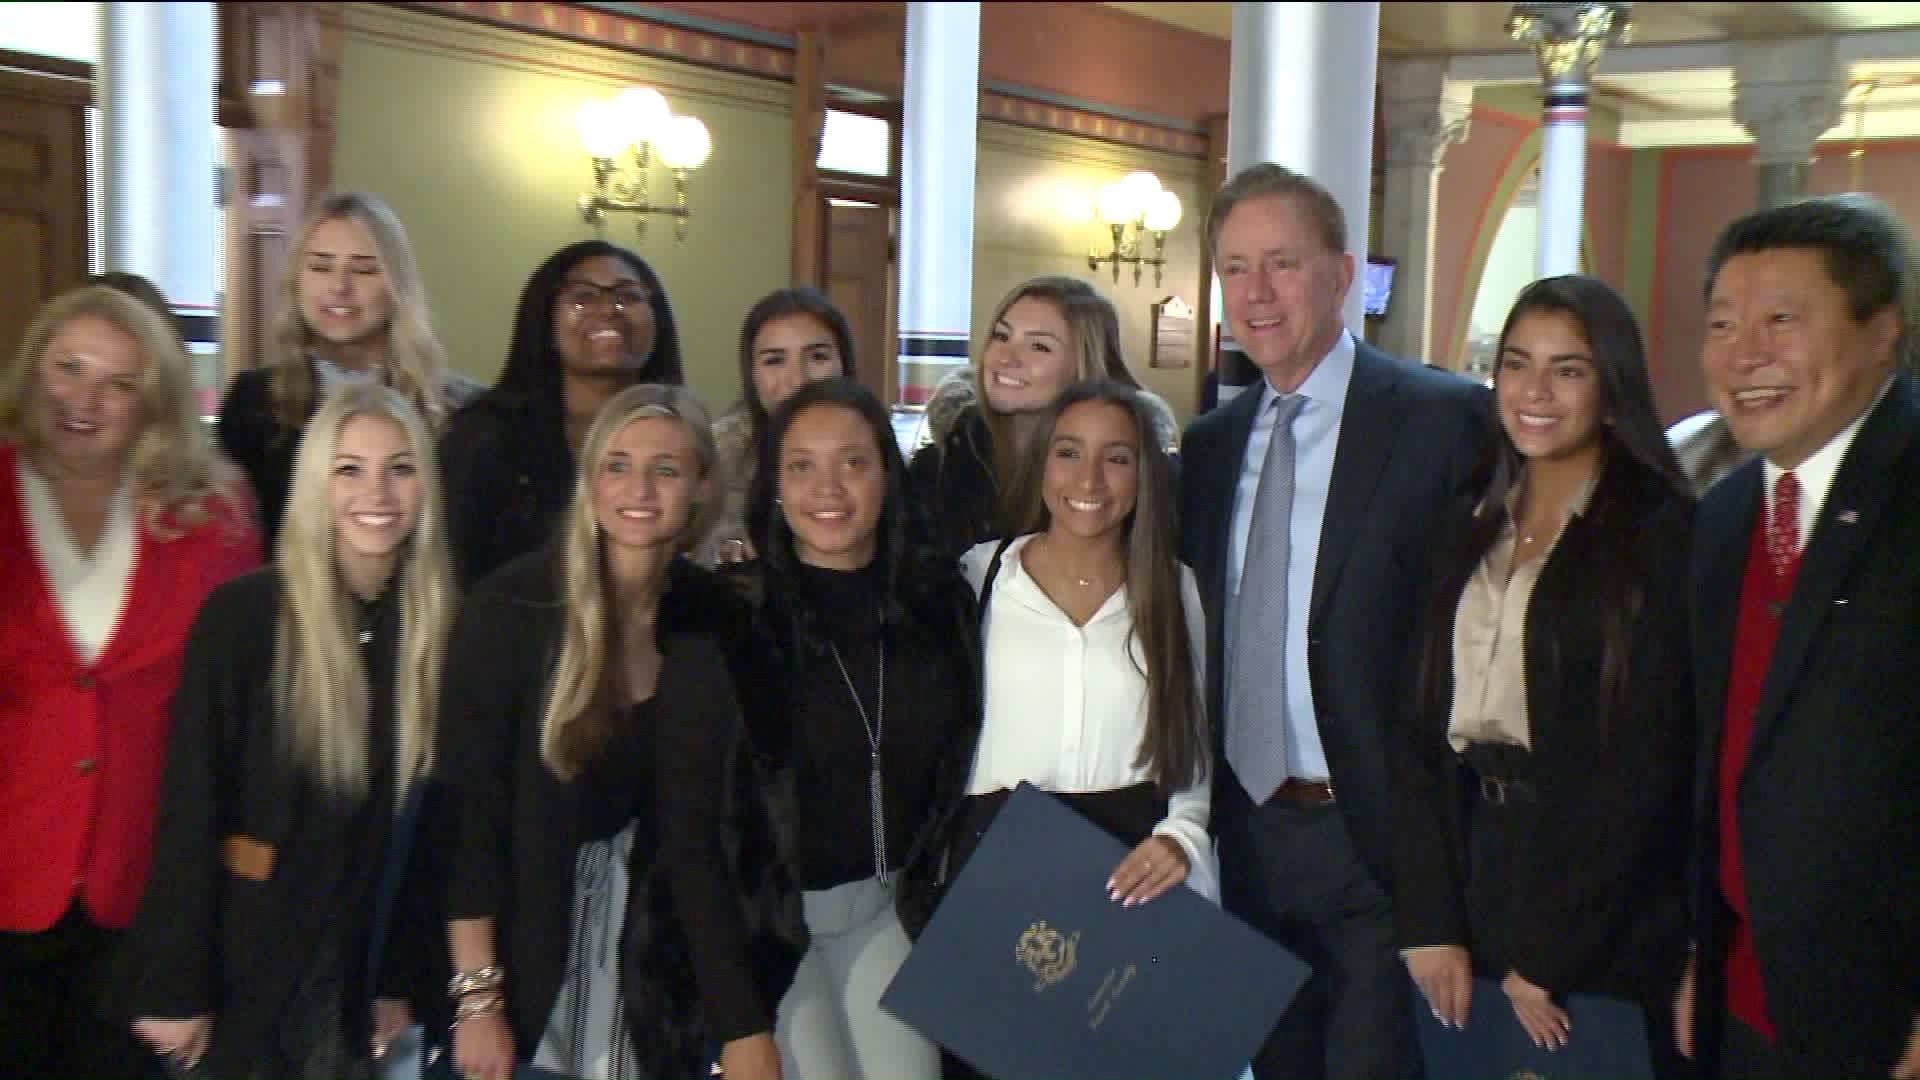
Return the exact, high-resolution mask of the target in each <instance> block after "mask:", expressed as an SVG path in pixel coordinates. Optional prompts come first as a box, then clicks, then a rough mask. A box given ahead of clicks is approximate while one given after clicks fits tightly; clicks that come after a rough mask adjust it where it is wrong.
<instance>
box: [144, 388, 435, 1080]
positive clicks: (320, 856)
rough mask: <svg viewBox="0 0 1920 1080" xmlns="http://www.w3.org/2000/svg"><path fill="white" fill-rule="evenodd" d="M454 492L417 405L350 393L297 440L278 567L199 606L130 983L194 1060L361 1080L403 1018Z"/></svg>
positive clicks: (167, 1043)
mask: <svg viewBox="0 0 1920 1080" xmlns="http://www.w3.org/2000/svg"><path fill="white" fill-rule="evenodd" d="M439 507H440V492H439V479H438V476H437V473H436V470H435V466H434V458H433V442H432V440H431V438H430V437H429V435H428V434H427V430H426V426H425V424H423V423H422V422H421V420H420V418H419V416H418V415H417V414H416V413H415V412H414V410H413V407H412V406H411V405H409V404H408V403H407V402H406V401H405V400H404V399H402V398H401V396H400V395H399V394H398V393H396V392H394V391H392V390H390V389H387V388H385V387H381V386H376V385H373V384H357V385H352V386H348V387H344V388H342V389H341V390H339V391H337V392H336V393H335V394H334V395H333V396H332V397H330V398H329V399H328V401H327V402H326V404H325V405H323V406H322V407H321V409H320V411H319V412H318V413H317V414H315V416H314V419H313V423H312V424H311V425H309V427H308V431H307V435H306V437H305V438H303V439H302V440H301V443H300V451H299V454H298V455H297V456H296V458H295V461H294V471H293V484H292V492H291V495H290V498H289V500H288V506H287V522H286V531H285V535H284V537H283V543H282V544H281V547H280V553H279V556H278V561H277V562H276V563H275V565H273V566H271V567H268V568H264V569H262V570H260V571H258V572H255V573H252V574H248V575H245V576H243V577H240V578H237V579H235V580H233V581H232V582H229V583H228V584H226V585H224V586H222V587H221V588H219V589H217V590H215V592H214V593H213V595H212V596H210V597H209V598H208V599H207V603H206V606H205V607H204V608H203V609H202V610H201V613H200V617H199V619H198V620H197V621H196V622H195V624H194V631H193V637H192V639H191V640H190V642H189V643H188V646H187V659H186V667H185V672H184V674H183V676H182V678H181V683H180V690H179V693H178V694H177V695H176V696H175V699H174V706H173V711H174V730H173V738H172V742H171V744H170V746H169V748H168V753H167V770H166V778H165V783H164V786H163V788H162V792H161V802H160V811H159V820H158V825H157V827H156V829H155V835H154V848H155V859H156V863H157V864H158V865H164V866H165V867H166V873H165V874H164V875H156V876H155V877H154V879H153V881H152V882H151V884H150V885H149V887H148V889H147V892H146V895H145V896H144V897H143V898H142V899H141V903H140V909H139V912H138V914H137V915H136V916H135V919H134V924H133V929H132V931H131V934H130V942H129V944H130V957H129V960H130V962H131V963H130V975H129V977H130V979H131V984H130V986H129V988H128V991H127V992H128V993H129V995H130V1004H131V1008H132V1012H133V1015H135V1016H136V1017H139V1018H140V1019H138V1020H137V1021H136V1022H135V1024H134V1030H135V1031H136V1032H137V1033H138V1034H139V1035H140V1037H141V1038H143V1039H144V1040H146V1041H147V1043H148V1044H149V1045H151V1046H152V1047H153V1048H154V1049H156V1050H158V1051H159V1052H161V1053H164V1054H168V1055H170V1056H171V1057H172V1058H173V1059H174V1060H175V1061H176V1063H178V1064H180V1065H183V1066H186V1067H188V1068H192V1067H194V1066H196V1065H197V1064H198V1063H200V1062H201V1060H202V1059H203V1058H204V1059H205V1061H206V1067H207V1071H208V1072H209V1073H211V1074H213V1075H217V1076H223V1077H235V1076H245V1077H295V1076H298V1077H326V1078H338V1077H357V1076H361V1075H364V1073H365V1072H366V1070H367V1069H368V1068H369V1065H370V1061H371V1059H372V1058H373V1057H376V1056H378V1055H379V1053H380V1052H381V1051H382V1049H383V1048H384V1045H385V1041H386V1040H387V1039H388V1038H390V1037H391V1036H392V1035H393V1034H394V1033H395V1032H396V1031H397V1030H398V1029H399V1028H400V1027H401V1026H402V1025H403V1024H404V1023H405V1022H406V1017H407V1010H406V1008H405V1006H403V1005H401V1004H400V1003H399V1001H398V1000H387V999H390V998H392V999H397V998H398V997H399V996H400V991H399V990H398V987H400V986H401V984H402V983H405V982H409V981H410V979H411V977H412V976H413V974H414V972H416V971H418V970H420V969H421V968H422V967H423V965H424V963H425V960H424V957H425V956H428V955H430V954H431V952H430V951H431V950H432V949H433V948H434V942H433V941H432V940H431V938H430V937H427V936H426V935H421V936H420V938H419V939H408V938H407V936H406V935H399V934H395V933H391V932H389V931H388V930H386V929H385V928H386V927H388V926H389V925H392V924H396V923H401V922H407V921H408V920H404V919H401V918H399V917H397V915H396V913H395V903H396V899H397V896H396V894H398V893H399V892H400V891H401V890H400V888H399V879H398V876H397V875H396V873H395V872H394V870H393V869H392V868H393V867H397V866H401V865H404V863H405V861H406V851H405V845H406V844H407V841H408V838H409V835H410V833H409V829H408V826H407V821H408V817H407V816H406V815H404V814H403V813H402V811H403V809H410V808H411V806H412V796H413V794H414V792H415V790H416V788H417V787H418V786H419V785H420V783H421V782H422V777H423V775H424V773H425V771H426V768H427V766H428V763H429V759H430V757H431V753H432V748H433V741H434V739H433V736H434V728H435V719H436V717H437V716H438V714H439V711H440V710H439V702H438V700H437V699H438V689H439V686H440V668H441V663H442V657H443V655H444V652H445V646H446V633H447V627H448V624H449V622H450V620H451V615H452V610H453V604H454V589H453V584H452V580H453V578H452V571H451V570H450V569H449V567H448V562H447V554H446V539H445V531H444V524H443V522H442V519H441V513H440V509H439ZM416 895H417V893H416ZM414 922H415V923H416V924H417V920H414ZM376 999H382V1000H379V1001H378V1003H376Z"/></svg>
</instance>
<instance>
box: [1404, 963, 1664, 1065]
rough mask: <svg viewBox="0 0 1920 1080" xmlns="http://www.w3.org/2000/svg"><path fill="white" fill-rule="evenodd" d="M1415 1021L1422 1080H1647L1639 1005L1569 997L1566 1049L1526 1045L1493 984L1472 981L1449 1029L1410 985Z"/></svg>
mask: <svg viewBox="0 0 1920 1080" xmlns="http://www.w3.org/2000/svg"><path fill="white" fill-rule="evenodd" d="M1412 992H1413V995H1414V1004H1415V1007H1416V1010H1417V1012H1418V1013H1419V1017H1420V1051H1421V1053H1423V1054H1425V1055H1426V1059H1427V1080H1506V1078H1508V1077H1512V1076H1528V1077H1539V1078H1540V1080H1653V1060H1652V1058H1651V1057H1650V1056H1649V1055H1648V1052H1647V1025H1646V1018H1645V1014H1644V1013H1643V1012H1641V1009H1640V1006H1639V1005H1637V1004H1634V1003H1633V1002H1630V1001H1621V1000H1620V999H1618V998H1608V997H1596V996H1590V995H1582V994H1574V995H1571V996H1569V997H1568V998H1567V999H1566V1000H1565V1001H1564V1002H1563V1003H1562V1004H1561V1008H1564V1009H1566V1010H1567V1016H1568V1021H1569V1022H1568V1025H1567V1045H1565V1046H1563V1047H1561V1048H1560V1049H1558V1050H1542V1049H1540V1048H1539V1047H1537V1046H1535V1045H1533V1039H1532V1038H1531V1037H1530V1036H1528V1034H1527V1029H1526V1028H1523V1027H1521V1026H1520V1018H1519V1017H1517V1016H1515V1015H1514V1014H1513V1003H1512V1002H1510V1001H1508V1000H1507V995H1506V993H1505V992H1504V991H1502V990H1501V989H1500V984H1499V983H1498V982H1497V981H1495V980H1493V979H1475V980H1473V998H1472V1001H1471V1003H1470V1004H1469V1006H1468V1009H1467V1026H1466V1027H1465V1028H1462V1029H1460V1030H1455V1029H1453V1028H1450V1027H1446V1026H1445V1025H1443V1024H1441V1023H1440V1021H1438V1020H1436V1019H1434V1018H1433V1010H1431V1009H1429V1008H1427V1007H1426V999H1425V998H1423V997H1421V996H1420V990H1419V988H1418V987H1416V988H1414V990H1413V991H1412Z"/></svg>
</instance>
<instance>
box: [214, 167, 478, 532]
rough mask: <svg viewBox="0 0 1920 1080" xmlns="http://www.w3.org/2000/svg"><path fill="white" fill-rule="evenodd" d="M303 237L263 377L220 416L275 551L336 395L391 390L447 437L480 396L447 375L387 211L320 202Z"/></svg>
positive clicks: (372, 199)
mask: <svg viewBox="0 0 1920 1080" xmlns="http://www.w3.org/2000/svg"><path fill="white" fill-rule="evenodd" d="M297 238H298V242H297V243H296V244H295V245H294V248H293V252H292V256H291V257H290V258H289V259H288V260H287V268H286V273H285V275H284V276H283V277H282V279H281V281H280V285H279V296H278V300H279V310H278V312H277V313H276V314H275V315H274V318H273V323H272V325H271V326H270V327H269V329H268V332H267V340H266V342H265V343H264V346H263V349H262V352H261V355H260V356H259V358H258V366H257V367H254V368H252V369H250V370H247V371H243V372H241V373H240V374H239V375H237V376H235V377H234V380H233V385H232V386H230V387H229V388H228V390H227V397H226V401H225V402H224V403H222V405H221V406H220V426H219V433H220V445H221V447H222V448H223V449H224V450H226V452H227V454H228V455H229V456H230V457H232V458H233V460H234V461H235V462H237V463H238V464H239V465H240V467H241V468H243V469H245V470H246V473H247V479H248V480H250V481H252V483H253V491H254V496H255V497H256V498H257V499H258V500H259V504H260V512H261V520H262V523H263V525H264V527H265V531H266V535H267V546H268V549H269V551H271V550H272V549H273V548H274V547H275V546H276V545H277V544H278V543H279V536H280V522H281V518H282V516H283V515H284V514H285V512H286V505H287V491H288V486H289V480H290V477H291V476H292V473H293V457H294V450H295V448H296V446H297V445H298V443H299V441H300V433H301V431H302V430H303V429H305V427H306V425H307V422H308V420H309V419H310V418H311V417H312V416H313V414H314V411H315V410H316V409H318V408H319V407H320V402H321V399H323V398H325V397H326V396H327V394H328V393H330V392H331V391H332V390H334V389H335V388H336V387H339V386H341V385H343V384H346V383H350V382H357V381H361V380H371V381H374V382H379V383H384V384H385V385H387V386H391V387H393V388H394V389H395V390H397V391H399V392H400V395H401V397H403V398H405V399H406V400H407V402H408V403H409V404H410V405H412V406H413V407H414V409H415V411H417V412H418V413H419V414H420V416H421V419H423V420H424V421H425V422H426V424H427V427H428V428H429V430H431V431H433V432H435V433H436V434H437V433H438V432H439V431H440V430H441V429H442V428H443V427H444V426H445V421H446V418H447V414H448V413H450V412H452V411H453V409H454V408H455V407H456V406H458V405H460V404H461V403H463V402H465V401H466V400H467V399H469V398H471V397H473V396H474V395H476V394H478V393H479V391H480V386H479V385H478V384H477V383H474V382H472V381H471V380H468V379H465V378H462V377H461V376H458V375H454V374H452V373H450V372H449V371H448V370H447V355H446V350H445V349H443V348H441V345H440V339H439V338H437V337H435V336H434V333H433V327H432V325H431V323H430V319H429V315H428V311H427V294H426V287H425V284H424V283H423V282H422V281H421V279H420V270H419V268H418V267H417V266H416V265H415V264H414V259H413V247H412V245H411V244H409V243H408V241H407V233H406V230H405V229H404V228H402V227H401V225H400V219H399V217H397V216H396V215H395V214H394V212H393V208H392V207H390V206H388V205H387V204H386V202H385V201H383V200H382V199H381V198H380V197H379V196H377V195H371V194H368V193H366V192H358V191H354V192H346V193H343V194H338V195H330V196H327V197H325V198H322V199H321V200H320V201H319V202H318V203H317V204H315V206H314V208H313V212H312V213H311V214H309V215H308V216H307V220H306V222H305V223H304V224H303V225H302V226H301V227H300V231H299V233H298V234H297Z"/></svg>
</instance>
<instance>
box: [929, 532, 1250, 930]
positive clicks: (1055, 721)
mask: <svg viewBox="0 0 1920 1080" xmlns="http://www.w3.org/2000/svg"><path fill="white" fill-rule="evenodd" d="M1030 539H1032V537H1031V536H1023V537H1020V538H1019V539H1017V540H1015V541H1014V542H1013V543H1012V544H1011V545H1010V546H1009V547H1008V548H1007V553H1006V555H1005V556H1004V557H1003V558H1002V560H1001V563H1000V573H999V575H998V576H997V577H996V578H994V584H993V602H992V605H991V606H990V607H989V609H988V613H987V625H986V627H985V629H984V636H985V639H986V663H985V668H986V671H985V679H986V716H985V719H984V721H983V723H982V725H981V729H980V747H979V750H978V751H977V752H976V754H975V756H974V762H973V774H972V776H971V777H970V778H969V779H968V781H967V793H968V794H970V795H983V794H986V793H988V792H991V791H997V790H999V789H1001V788H1008V789H1011V788H1012V787H1014V786H1015V785H1017V784H1019V783H1020V782H1021V781H1023V780H1024V781H1027V782H1029V783H1031V784H1033V785H1034V786H1035V787H1038V788H1040V789H1042V790H1044V791H1056V792H1063V793H1078V792H1089V791H1112V790H1115V789H1118V788H1124V787H1130V786H1132V785H1134V784H1139V783H1144V782H1147V781H1150V780H1152V779H1153V776H1152V774H1151V773H1150V772H1149V771H1148V770H1146V769H1143V768H1140V767H1139V766H1137V765H1135V764H1134V760H1135V758H1136V757H1137V756H1138V755H1139V753H1140V740H1141V737H1142V736H1143V735H1144V734H1145V732H1146V728H1147V680H1146V676H1145V675H1144V674H1142V671H1143V669H1144V667H1145V664H1146V661H1145V658H1144V656H1143V655H1142V653H1141V649H1140V645H1139V642H1138V641H1135V640H1130V639H1131V636H1132V635H1131V633H1130V632H1131V630H1132V628H1133V620H1132V617H1131V615H1130V613H1129V611H1128V608H1127V590H1126V587H1125V586H1124V585H1123V586H1121V587H1120V588H1119V589H1117V590H1115V592H1114V594H1113V595H1112V596H1109V597H1108V598H1107V601H1106V603H1105V604H1103V605H1102V606H1101V608H1100V610H1099V611H1097V612H1095V613H1094V616H1093V617H1092V618H1091V619H1088V620H1087V624H1086V625H1085V626H1075V625H1074V624H1073V620H1072V619H1069V618H1068V617H1067V615H1066V613H1065V612H1063V611H1061V610H1060V608H1059V607H1058V606H1057V605H1055V604H1054V602H1053V600H1052V599H1051V598H1049V597H1048V596H1047V594H1046V592H1045V591H1043V590H1042V589H1041V588H1040V586H1039V584H1038V583H1037V582H1035V581H1034V580H1033V578H1032V577H1031V576H1029V575H1028V574H1027V572H1026V568H1025V567H1024V566H1023V565H1022V563H1021V559H1020V552H1021V549H1022V548H1024V547H1025V546H1026V544H1027V541H1028V540H1030ZM998 546H999V541H997V540H990V541H987V542H986V543H983V544H980V545H978V546H976V547H975V548H974V549H973V550H971V551H969V552H967V553H966V554H965V555H964V556H962V557H961V568H962V570H963V571H964V572H965V573H966V576H967V580H968V581H970V582H972V584H973V588H974V591H975V592H978V591H979V590H980V587H981V584H982V583H983V581H984V580H985V578H986V575H987V566H988V564H989V563H991V562H992V561H993V552H994V549H995V548H996V547H998ZM1180 599H1181V606H1182V608H1183V609H1184V610H1185V614H1186V622H1187V640H1188V642H1189V643H1190V646H1191V648H1192V650H1193V664H1194V676H1195V679H1196V680H1197V681H1198V685H1200V686H1204V685H1205V682H1204V676H1203V674H1202V670H1201V669H1202V666H1203V665H1204V663H1205V658H1206V637H1205V634H1206V619H1205V617H1204V616H1203V614H1202V613H1201V608H1200V590H1199V587H1198V585H1197V584H1196V583H1195V581H1194V577H1193V572H1192V571H1191V570H1188V569H1186V568H1185V567H1182V568H1181V573H1180ZM1211 799H1212V794H1211V780H1201V781H1200V782H1199V783H1196V784H1194V785H1192V786H1191V787H1188V788H1187V789H1186V790H1184V791H1180V792H1177V793H1175V794H1174V795H1173V797H1172V798H1171V799H1169V800H1168V805H1167V816H1166V818H1165V819H1164V820H1162V821H1161V822H1160V824H1159V825H1157V826H1155V828H1154V830H1153V831H1154V834H1155V835H1157V836H1165V837H1167V838H1168V839H1170V840H1172V841H1173V842H1175V843H1177V844H1179V845H1180V847H1181V849H1182V850H1183V851H1184V852H1185V853H1186V856H1187V865H1188V866H1189V867H1190V868H1191V869H1190V870H1189V873H1188V879H1187V880H1188V884H1190V885H1192V886H1193V887H1194V888H1195V889H1196V890H1197V891H1199V892H1201V893H1203V894H1205V895H1207V896H1211V897H1215V898H1217V896H1218V892H1217V888H1218V886H1217V872H1216V870H1215V868H1214V862H1213V845H1212V842H1211V841H1210V839H1209V838H1208V836H1207V818H1208V814H1209V811H1210V804H1211Z"/></svg>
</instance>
